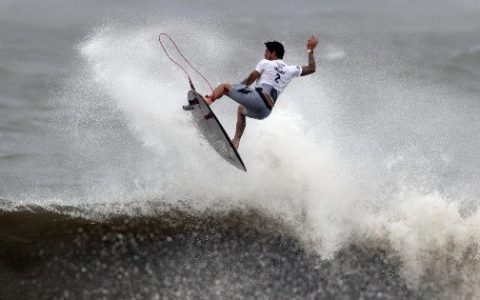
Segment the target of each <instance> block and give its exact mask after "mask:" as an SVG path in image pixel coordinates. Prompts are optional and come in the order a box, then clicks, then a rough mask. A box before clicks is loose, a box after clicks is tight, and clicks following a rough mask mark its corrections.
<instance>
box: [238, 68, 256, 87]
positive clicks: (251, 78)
mask: <svg viewBox="0 0 480 300" xmlns="http://www.w3.org/2000/svg"><path fill="white" fill-rule="evenodd" d="M259 77H260V72H258V71H257V70H253V71H252V73H250V75H248V77H247V78H245V79H244V80H243V81H242V82H241V84H244V85H246V86H249V85H251V84H252V83H253V82H255V80H257V79H258V78H259Z"/></svg>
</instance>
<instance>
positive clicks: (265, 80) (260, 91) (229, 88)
mask: <svg viewBox="0 0 480 300" xmlns="http://www.w3.org/2000/svg"><path fill="white" fill-rule="evenodd" d="M317 44H318V38H317V37H316V36H311V37H310V38H309V39H308V41H307V51H308V65H306V66H303V67H299V66H288V65H286V64H285V63H284V62H283V60H282V59H283V55H284V54H285V48H284V47H283V45H282V44H281V43H279V42H277V41H273V42H266V43H265V46H266V49H265V56H264V57H265V59H262V60H261V61H260V62H259V63H258V64H257V66H256V67H255V69H254V70H253V71H252V72H251V73H250V75H249V76H248V77H247V78H246V79H245V80H243V81H242V82H241V83H240V84H230V83H223V84H220V85H219V86H217V87H216V88H215V89H214V90H213V93H212V95H207V96H205V101H206V102H207V103H208V105H211V104H212V103H213V102H214V101H215V100H217V99H219V98H221V97H222V96H223V95H227V96H228V97H230V98H232V99H233V100H234V101H235V102H237V103H238V104H240V105H239V106H238V110H237V126H236V130H235V136H234V137H233V139H232V144H233V145H234V146H235V148H236V149H238V146H239V145H240V139H241V138H242V135H243V131H244V130H245V126H246V117H250V118H254V119H258V120H262V119H265V118H266V117H268V116H269V115H270V113H271V112H272V109H273V107H274V106H275V102H276V101H277V99H278V96H279V95H280V93H282V92H283V90H284V89H285V87H286V86H287V85H288V84H289V83H290V81H292V79H293V78H295V77H297V76H305V75H309V74H312V73H314V72H315V58H314V57H313V50H314V49H315V47H316V46H317ZM254 81H257V84H256V87H255V89H252V88H250V87H249V86H250V85H251V84H252V83H253V82H254Z"/></svg>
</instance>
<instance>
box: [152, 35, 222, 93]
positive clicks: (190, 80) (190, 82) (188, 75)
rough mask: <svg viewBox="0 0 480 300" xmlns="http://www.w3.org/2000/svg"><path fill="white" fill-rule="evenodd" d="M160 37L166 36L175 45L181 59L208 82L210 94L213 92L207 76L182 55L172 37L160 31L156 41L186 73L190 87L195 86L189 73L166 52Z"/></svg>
mask: <svg viewBox="0 0 480 300" xmlns="http://www.w3.org/2000/svg"><path fill="white" fill-rule="evenodd" d="M162 37H164V38H167V39H168V40H170V42H171V43H172V45H173V46H174V47H175V49H176V50H177V52H178V54H180V56H181V57H182V58H183V60H185V62H186V63H187V64H188V65H189V66H190V68H192V69H193V70H194V71H195V72H196V73H197V74H198V75H200V77H201V78H202V79H203V80H205V82H206V83H207V84H208V86H209V87H210V89H211V90H212V94H213V88H212V85H211V84H210V82H209V81H208V80H207V78H205V76H204V75H203V74H202V73H201V72H199V71H198V70H197V69H196V68H195V67H194V66H193V65H192V64H191V63H190V61H188V59H187V58H186V57H185V55H183V53H182V51H180V49H179V48H178V46H177V44H176V43H175V42H174V41H173V39H172V38H171V37H170V36H169V35H168V34H166V33H164V32H162V33H160V35H159V36H158V41H159V42H160V45H161V46H162V49H163V51H165V54H166V55H167V57H168V59H170V60H171V61H172V62H173V63H174V64H176V65H177V66H178V67H179V68H180V69H182V71H183V72H184V73H185V75H187V78H188V83H189V84H190V88H191V89H192V90H194V91H195V87H194V86H193V82H192V78H191V77H190V74H189V73H188V72H187V70H185V68H184V67H183V66H182V65H181V64H179V63H178V62H177V61H175V60H174V59H173V58H172V57H171V56H170V54H169V53H168V51H167V49H166V48H165V45H164V44H163V43H164V42H162Z"/></svg>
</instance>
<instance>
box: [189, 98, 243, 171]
mask: <svg viewBox="0 0 480 300" xmlns="http://www.w3.org/2000/svg"><path fill="white" fill-rule="evenodd" d="M183 109H184V110H186V111H191V112H192V115H193V121H194V123H195V125H196V127H197V128H198V130H199V132H200V133H201V134H202V135H203V136H204V137H205V139H206V140H207V141H208V143H209V144H210V146H212V148H213V149H214V150H215V151H216V152H217V153H218V154H219V155H220V156H221V157H222V158H223V159H225V160H226V161H228V162H229V163H230V164H232V165H233V166H235V167H237V168H238V169H240V170H242V171H245V172H246V171H247V168H246V167H245V164H244V163H243V161H242V158H241V157H240V155H239V154H238V152H237V149H235V147H234V146H233V144H232V142H231V140H230V137H229V136H228V134H227V132H226V131H225V129H223V127H222V124H221V123H220V122H219V121H218V119H217V117H216V116H215V114H214V113H213V111H212V110H211V108H210V106H209V105H208V104H207V103H206V102H205V100H204V99H203V97H202V96H201V95H200V94H198V93H197V92H195V91H194V90H191V91H189V92H188V105H184V106H183Z"/></svg>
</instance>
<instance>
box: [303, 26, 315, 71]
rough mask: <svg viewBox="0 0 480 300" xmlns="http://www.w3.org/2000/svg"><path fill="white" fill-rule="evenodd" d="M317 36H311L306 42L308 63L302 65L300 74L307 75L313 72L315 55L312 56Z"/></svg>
mask: <svg viewBox="0 0 480 300" xmlns="http://www.w3.org/2000/svg"><path fill="white" fill-rule="evenodd" d="M317 44H318V38H317V37H316V36H313V35H312V36H311V37H310V38H309V39H308V42H307V49H308V65H307V66H303V67H302V74H301V75H300V76H305V75H309V74H312V73H314V72H315V57H313V50H314V49H315V47H317Z"/></svg>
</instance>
